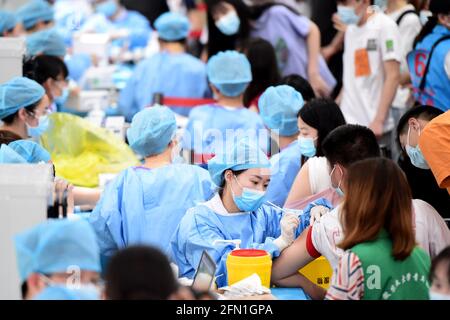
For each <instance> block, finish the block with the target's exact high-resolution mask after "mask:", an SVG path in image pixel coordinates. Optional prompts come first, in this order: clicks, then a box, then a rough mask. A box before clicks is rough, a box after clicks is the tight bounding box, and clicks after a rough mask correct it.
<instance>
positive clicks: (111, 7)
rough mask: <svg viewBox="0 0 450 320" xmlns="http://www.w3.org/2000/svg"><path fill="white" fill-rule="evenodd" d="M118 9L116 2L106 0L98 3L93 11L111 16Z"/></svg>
mask: <svg viewBox="0 0 450 320" xmlns="http://www.w3.org/2000/svg"><path fill="white" fill-rule="evenodd" d="M117 10H118V6H117V2H116V1H114V0H108V1H105V2H103V3H101V4H99V5H98V6H97V7H96V8H95V11H96V12H97V13H101V14H104V15H105V16H106V17H107V18H111V17H112V16H113V15H114V14H115V13H116V12H117Z"/></svg>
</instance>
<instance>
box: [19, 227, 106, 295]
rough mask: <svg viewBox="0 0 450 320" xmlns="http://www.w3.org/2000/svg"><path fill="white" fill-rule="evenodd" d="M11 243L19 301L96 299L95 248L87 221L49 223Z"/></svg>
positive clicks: (97, 262) (97, 258)
mask: <svg viewBox="0 0 450 320" xmlns="http://www.w3.org/2000/svg"><path fill="white" fill-rule="evenodd" d="M14 243H15V249H16V256H17V266H18V269H19V270H18V271H19V277H20V281H21V284H22V295H23V299H26V300H31V299H33V300H99V299H100V296H101V289H100V287H99V282H100V271H101V270H100V254H99V248H98V245H97V239H96V237H95V233H94V230H92V227H91V226H90V225H89V223H88V222H87V221H85V220H82V219H61V220H57V219H51V220H48V221H45V222H43V223H41V224H39V225H37V226H35V227H33V228H31V229H29V230H26V231H24V232H21V233H20V234H18V235H17V236H16V237H15V239H14Z"/></svg>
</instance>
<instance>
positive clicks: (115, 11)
mask: <svg viewBox="0 0 450 320" xmlns="http://www.w3.org/2000/svg"><path fill="white" fill-rule="evenodd" d="M94 2H95V3H94V6H95V12H96V13H97V14H94V15H92V16H91V17H89V18H88V19H87V20H86V22H85V23H84V24H83V26H82V27H81V31H82V32H96V33H108V34H110V35H111V37H112V40H113V42H112V44H113V46H115V47H120V48H126V49H129V50H130V51H132V50H134V49H136V48H145V47H146V46H147V44H148V41H149V38H150V34H151V31H152V29H151V27H150V23H149V21H148V20H147V18H145V17H144V16H143V15H142V14H140V13H139V12H137V11H132V10H127V9H126V8H125V7H124V6H122V5H121V4H120V1H119V0H96V1H94Z"/></svg>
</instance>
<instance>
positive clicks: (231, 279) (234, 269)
mask: <svg viewBox="0 0 450 320" xmlns="http://www.w3.org/2000/svg"><path fill="white" fill-rule="evenodd" d="M226 265H227V273H228V285H229V286H231V285H233V284H235V283H236V282H239V281H241V280H243V279H245V278H248V277H250V276H251V275H253V274H254V273H256V274H257V275H258V276H259V277H260V278H261V282H262V285H263V286H264V287H266V288H270V276H271V274H272V257H271V256H270V254H269V253H268V252H267V251H264V250H257V249H237V250H233V251H231V253H230V254H229V255H228V258H227V262H226Z"/></svg>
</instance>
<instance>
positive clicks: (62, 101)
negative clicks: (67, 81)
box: [54, 88, 70, 108]
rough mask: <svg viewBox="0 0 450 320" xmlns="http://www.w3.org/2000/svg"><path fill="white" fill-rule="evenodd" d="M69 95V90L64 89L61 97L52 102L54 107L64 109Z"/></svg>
mask: <svg viewBox="0 0 450 320" xmlns="http://www.w3.org/2000/svg"><path fill="white" fill-rule="evenodd" d="M69 95H70V91H69V89H68V88H65V89H64V90H63V93H62V95H61V96H60V97H58V98H56V99H55V100H54V102H55V104H56V106H57V107H58V108H62V107H64V106H65V105H66V102H67V100H68V99H69Z"/></svg>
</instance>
